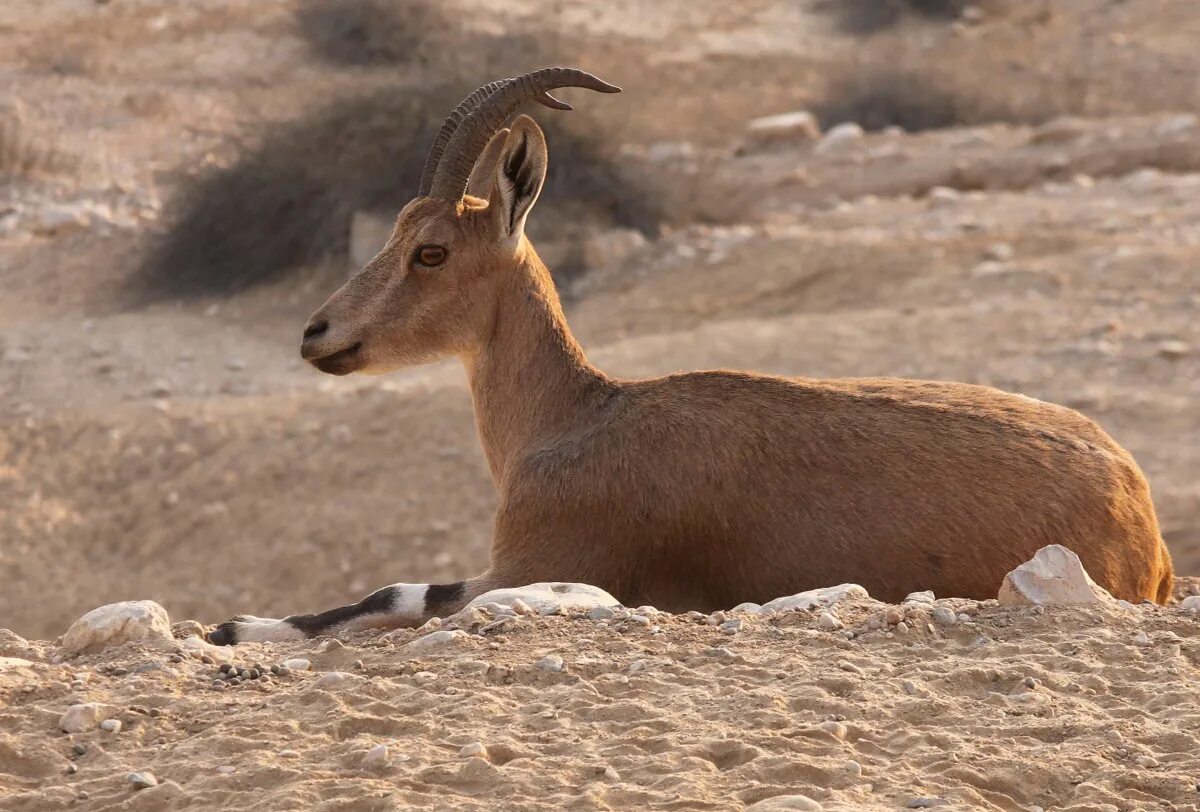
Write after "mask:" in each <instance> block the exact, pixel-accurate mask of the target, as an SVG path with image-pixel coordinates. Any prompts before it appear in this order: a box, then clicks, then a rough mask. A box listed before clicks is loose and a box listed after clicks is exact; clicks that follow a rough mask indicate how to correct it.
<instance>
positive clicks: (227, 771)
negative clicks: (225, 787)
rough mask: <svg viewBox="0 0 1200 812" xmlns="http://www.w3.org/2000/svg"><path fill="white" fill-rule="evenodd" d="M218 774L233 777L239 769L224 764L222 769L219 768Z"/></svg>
mask: <svg viewBox="0 0 1200 812" xmlns="http://www.w3.org/2000/svg"><path fill="white" fill-rule="evenodd" d="M217 772H219V773H220V774H221V775H233V773H235V772H237V767H234V766H233V765H231V764H222V765H221V766H220V767H217Z"/></svg>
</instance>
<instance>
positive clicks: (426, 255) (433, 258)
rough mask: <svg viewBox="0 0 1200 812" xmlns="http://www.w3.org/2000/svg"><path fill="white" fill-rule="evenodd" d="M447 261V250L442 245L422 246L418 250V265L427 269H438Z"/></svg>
mask: <svg viewBox="0 0 1200 812" xmlns="http://www.w3.org/2000/svg"><path fill="white" fill-rule="evenodd" d="M445 261H446V249H445V248H442V246H440V245H422V246H421V247H420V248H418V249H417V263H418V264H419V265H424V266H425V267H426V268H436V267H437V266H438V265H441V264H442V263H443V262H445Z"/></svg>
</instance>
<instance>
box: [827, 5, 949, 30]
mask: <svg viewBox="0 0 1200 812" xmlns="http://www.w3.org/2000/svg"><path fill="white" fill-rule="evenodd" d="M968 5H970V3H969V2H968V0H831V2H828V3H825V4H824V9H825V10H826V11H827V12H829V13H830V14H832V15H833V16H834V18H835V19H836V21H837V26H838V28H839V29H840V30H842V31H843V32H845V33H847V34H860V35H862V34H874V33H876V32H879V31H884V30H886V29H889V28H893V27H894V26H896V25H898V24H899V23H900V22H902V21H903V20H905V19H908V18H916V19H925V20H943V21H949V20H956V19H958V18H959V17H960V16H961V15H962V12H963V9H965V8H966V7H967V6H968Z"/></svg>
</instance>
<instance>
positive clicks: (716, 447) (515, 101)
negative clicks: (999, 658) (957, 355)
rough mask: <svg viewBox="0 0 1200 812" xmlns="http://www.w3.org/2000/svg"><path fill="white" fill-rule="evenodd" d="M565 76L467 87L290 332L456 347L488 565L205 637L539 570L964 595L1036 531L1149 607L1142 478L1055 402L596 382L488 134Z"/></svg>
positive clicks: (981, 591) (517, 169)
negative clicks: (373, 238)
mask: <svg viewBox="0 0 1200 812" xmlns="http://www.w3.org/2000/svg"><path fill="white" fill-rule="evenodd" d="M568 86H571V87H583V88H588V89H590V90H595V91H600V92H609V93H612V92H617V91H618V88H616V87H613V86H612V85H609V84H607V83H605V82H603V81H601V80H600V79H598V78H596V77H595V76H592V75H590V74H587V73H584V72H582V71H578V70H572V69H566V68H552V69H546V70H541V71H537V72H535V73H531V74H527V75H525V76H521V77H518V78H516V79H509V80H504V81H500V82H493V83H491V84H489V85H485V86H484V87H482V88H480V89H479V90H477V91H475V92H474V93H472V94H471V95H470V96H468V97H467V99H465V100H464V101H463V103H462V104H461V105H459V107H458V108H456V109H455V110H454V112H453V113H451V115H450V117H449V118H448V119H447V120H446V123H445V124H444V125H443V127H442V130H441V132H440V133H439V134H438V136H437V140H436V141H435V143H434V145H433V148H432V149H431V151H430V155H429V158H428V160H427V162H426V166H425V168H426V172H425V177H424V178H423V179H422V182H421V188H420V192H419V195H418V196H417V197H416V198H415V199H414V200H413V201H412V202H410V203H409V204H408V205H407V206H405V207H404V210H403V211H402V212H401V213H400V216H399V218H398V220H397V223H396V227H395V230H394V231H393V233H392V235H391V238H390V239H389V241H388V243H387V245H386V247H384V249H383V250H382V251H381V252H380V253H379V255H378V256H376V257H375V258H374V259H373V260H372V261H371V262H370V263H368V264H367V266H366V267H365V268H363V270H362V271H361V272H360V273H359V274H358V275H357V276H355V277H354V278H353V279H351V280H350V281H349V282H347V283H346V284H345V285H344V286H343V287H342V288H341V289H340V290H338V291H337V292H336V293H334V294H333V296H331V297H330V298H329V300H328V301H327V302H326V303H325V304H324V305H323V306H322V307H321V308H320V309H319V310H318V311H317V312H316V313H315V314H313V316H312V319H311V320H310V321H309V323H308V325H307V327H306V329H305V331H304V340H303V344H302V347H301V352H302V354H303V356H304V358H306V359H307V360H309V361H310V362H311V363H312V364H313V365H314V366H316V367H317V368H318V369H320V370H322V371H324V372H328V373H332V374H335V375H345V374H347V373H350V372H356V371H363V372H383V371H387V370H391V369H396V368H399V367H403V366H408V365H412V364H420V363H426V362H429V361H434V360H436V359H439V358H443V357H445V356H448V355H454V356H457V357H459V358H460V359H462V362H463V365H464V366H465V367H466V371H467V375H468V378H469V380H470V386H471V395H472V398H473V399H474V405H475V416H476V421H477V425H478V430H479V437H480V441H481V442H482V444H483V449H484V452H485V454H486V456H487V461H488V465H489V467H490V469H491V474H492V478H493V480H494V481H495V485H496V488H497V489H498V491H499V493H500V508H499V512H498V514H497V516H496V523H495V536H494V541H493V546H492V560H491V566H490V567H489V569H488V570H487V572H485V573H483V574H482V575H479V576H478V577H476V578H472V579H470V580H467V581H463V582H460V583H454V584H442V585H429V584H394V585H392V586H388V587H384V588H383V589H380V590H378V591H376V592H374V593H372V594H371V595H369V596H367V597H366V598H364V599H363V600H361V601H360V602H358V603H356V604H353V605H350V606H345V607H341V608H338V609H333V610H330V611H327V612H323V613H319V614H311V615H293V616H291V617H288V618H285V619H283V620H274V619H266V618H256V617H250V616H242V617H238V618H234V619H233V620H231V621H228V622H226V623H224V624H222V625H221V626H219V627H218V628H217V630H216V631H215V632H213V634H212V635H211V636H210V639H212V641H213V642H216V643H236V642H238V641H244V640H255V641H263V640H286V639H295V638H302V637H311V636H314V635H317V634H336V633H338V632H343V631H348V630H353V629H361V628H369V627H390V626H406V625H416V624H420V623H422V622H423V621H425V620H426V619H428V618H429V617H431V616H435V615H445V614H448V613H452V612H455V611H457V610H458V609H460V608H461V607H463V606H464V605H465V604H466V603H467V602H468V601H470V600H471V599H472V598H474V597H476V596H478V595H480V594H482V593H483V592H486V591H488V590H490V589H494V588H499V587H513V586H520V585H524V584H528V583H534V582H539V581H580V582H586V583H590V584H595V585H597V586H600V587H603V588H604V589H606V590H608V591H609V592H611V593H612V594H613V595H615V596H616V597H618V598H619V599H620V600H621V601H622V602H624V603H626V604H628V605H638V604H643V603H649V604H653V605H655V606H657V607H659V608H661V609H671V610H682V609H702V610H710V609H715V608H719V607H730V606H733V605H735V604H738V603H740V602H743V601H755V602H763V601H766V600H769V599H771V598H774V597H777V596H780V595H785V594H790V593H794V592H798V591H801V590H804V589H809V588H812V587H818V586H825V585H830V584H836V583H842V582H847V581H852V582H856V583H859V584H862V585H863V586H865V587H866V588H867V589H868V590H869V591H870V592H871V594H872V595H874V596H876V597H878V598H882V599H886V600H897V599H899V598H901V597H903V596H904V595H905V594H906V593H908V592H911V591H915V590H921V589H932V590H933V591H934V592H935V593H936V594H938V595H941V596H962V597H972V598H989V597H993V596H995V594H996V591H997V589H998V587H999V586H1000V583H1001V581H1002V579H1003V577H1004V574H1005V573H1006V572H1007V571H1009V570H1010V569H1012V568H1013V567H1015V566H1016V565H1018V564H1020V563H1021V562H1022V561H1025V560H1027V559H1028V558H1029V557H1030V556H1031V555H1032V554H1033V553H1034V552H1035V551H1036V550H1038V549H1039V548H1040V547H1042V546H1044V545H1047V544H1063V545H1066V546H1067V547H1069V548H1070V549H1072V550H1074V551H1075V552H1076V553H1077V554H1078V555H1079V557H1080V558H1081V559H1082V560H1083V563H1084V566H1085V567H1086V568H1087V570H1088V572H1089V573H1091V575H1092V577H1093V578H1094V579H1095V580H1096V581H1097V582H1098V583H1100V584H1101V585H1102V586H1104V587H1106V588H1107V589H1108V590H1110V591H1111V592H1112V593H1113V594H1114V595H1116V596H1118V597H1121V598H1125V599H1127V600H1130V601H1138V600H1141V599H1144V598H1149V599H1151V600H1155V601H1158V602H1165V601H1166V600H1167V599H1168V597H1169V596H1170V592H1171V579H1172V575H1171V561H1170V557H1169V555H1168V553H1167V550H1166V546H1165V545H1164V544H1163V541H1162V539H1161V537H1160V534H1159V528H1158V523H1157V520H1156V518H1155V515H1154V508H1153V505H1152V504H1151V501H1150V493H1149V489H1148V488H1147V485H1146V481H1145V479H1144V477H1143V476H1142V473H1141V472H1140V471H1139V469H1138V467H1137V465H1136V464H1135V463H1134V461H1133V459H1132V458H1131V457H1130V455H1129V454H1128V453H1127V452H1126V451H1125V450H1124V449H1122V448H1121V447H1120V446H1118V445H1117V444H1116V443H1115V442H1114V441H1113V440H1112V439H1110V438H1109V437H1108V435H1106V434H1105V433H1104V432H1103V431H1102V430H1101V429H1100V428H1099V427H1098V426H1096V424H1094V423H1093V422H1091V421H1090V420H1088V419H1087V418H1085V417H1083V416H1082V415H1080V414H1078V413H1076V412H1074V411H1071V410H1070V409H1065V408H1062V407H1060V406H1054V405H1052V404H1049V403H1043V402H1041V401H1037V400H1033V399H1030V398H1027V397H1023V396H1020V395H1011V394H1007V393H1004V392H1000V391H997V390H995V389H989V388H987V387H982V386H971V385H967V384H961V383H934V382H928V381H910V380H893V379H884V378H872V379H852V380H808V379H803V378H778V377H771V376H766V375H755V374H750V373H744V372H728V371H714V372H692V373H683V374H678V375H671V376H668V377H665V378H657V379H653V380H618V379H615V378H611V377H609V376H607V375H605V374H604V373H603V372H601V371H599V370H598V369H596V368H595V367H593V366H592V365H591V364H589V363H588V361H587V359H586V358H585V357H584V354H583V351H582V349H581V348H580V347H579V345H578V344H577V343H576V341H575V339H574V338H573V337H572V335H571V331H570V330H569V329H568V328H567V324H566V321H565V320H564V318H563V313H562V309H561V307H560V305H559V300H558V296H557V294H556V293H555V290H554V285H553V283H552V281H551V278H550V274H549V273H548V272H547V270H546V268H545V267H544V266H543V265H542V263H541V261H540V260H539V259H538V256H537V254H536V253H535V252H534V249H533V247H532V246H531V245H530V243H529V241H528V240H527V239H526V237H525V219H526V217H527V216H528V215H529V212H530V209H531V208H532V207H533V204H534V202H535V201H536V200H537V198H538V194H539V193H540V191H541V188H542V183H543V180H544V179H545V176H546V162H547V152H546V141H545V138H544V137H543V135H542V132H541V130H540V129H539V128H538V126H537V125H536V124H535V123H534V122H533V120H532V119H530V118H528V117H525V116H522V117H519V118H518V119H517V120H516V121H515V122H514V123H513V124H512V127H511V130H509V129H501V126H502V125H503V124H504V123H505V122H506V121H507V120H508V118H509V116H511V115H512V114H513V112H515V110H516V108H517V106H518V105H519V104H520V103H522V102H523V101H528V100H535V101H538V102H540V103H542V104H544V105H546V106H548V107H554V108H558V109H569V107H568V106H567V105H565V104H564V103H563V102H561V101H559V100H558V99H555V98H554V97H553V96H550V95H549V92H548V91H550V90H553V89H555V88H559V87H568ZM468 189H469V190H470V191H471V192H472V193H473V194H468V193H467V192H468Z"/></svg>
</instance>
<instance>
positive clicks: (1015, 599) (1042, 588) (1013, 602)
mask: <svg viewBox="0 0 1200 812" xmlns="http://www.w3.org/2000/svg"><path fill="white" fill-rule="evenodd" d="M1112 600H1113V597H1112V595H1110V594H1108V592H1107V591H1106V590H1104V589H1102V588H1101V587H1099V586H1097V585H1096V583H1095V582H1093V581H1092V579H1091V578H1090V577H1089V576H1088V574H1087V572H1086V571H1085V570H1084V568H1083V563H1082V562H1081V561H1080V560H1079V556H1077V555H1075V553H1073V552H1071V551H1070V550H1068V549H1067V548H1066V547H1064V546H1062V545H1061V544H1051V545H1049V546H1046V547H1043V548H1042V549H1040V550H1038V551H1037V553H1035V554H1034V556H1033V558H1031V559H1030V560H1028V561H1026V562H1025V563H1024V564H1022V565H1021V566H1019V567H1017V568H1016V569H1015V570H1013V571H1012V572H1010V573H1009V574H1008V575H1006V576H1004V583H1002V584H1001V585H1000V594H999V595H998V596H997V601H998V602H999V603H1000V605H1001V606H1053V605H1055V604H1101V603H1106V602H1110V601H1112Z"/></svg>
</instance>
